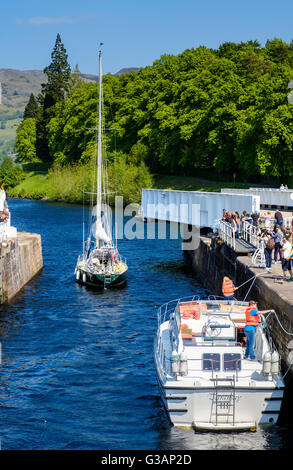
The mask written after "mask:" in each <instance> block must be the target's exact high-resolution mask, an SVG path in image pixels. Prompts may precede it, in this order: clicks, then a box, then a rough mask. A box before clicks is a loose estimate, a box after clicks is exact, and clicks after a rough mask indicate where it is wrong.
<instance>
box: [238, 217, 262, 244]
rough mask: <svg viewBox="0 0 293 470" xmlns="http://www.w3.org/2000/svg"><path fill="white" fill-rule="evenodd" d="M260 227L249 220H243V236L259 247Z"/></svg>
mask: <svg viewBox="0 0 293 470" xmlns="http://www.w3.org/2000/svg"><path fill="white" fill-rule="evenodd" d="M259 232H260V229H259V228H258V227H256V226H255V225H252V224H251V223H249V222H247V221H243V222H242V237H243V239H244V240H245V241H247V242H248V243H250V244H251V245H252V246H255V247H256V248H259V235H260V233H259Z"/></svg>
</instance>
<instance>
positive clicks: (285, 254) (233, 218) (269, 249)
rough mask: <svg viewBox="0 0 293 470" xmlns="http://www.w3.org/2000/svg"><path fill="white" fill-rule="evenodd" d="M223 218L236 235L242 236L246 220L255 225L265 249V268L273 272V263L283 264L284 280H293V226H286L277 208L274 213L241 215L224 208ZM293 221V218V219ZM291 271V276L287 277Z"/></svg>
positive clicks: (237, 236) (261, 246)
mask: <svg viewBox="0 0 293 470" xmlns="http://www.w3.org/2000/svg"><path fill="white" fill-rule="evenodd" d="M222 220H223V221H225V222H226V223H229V224H231V225H232V227H233V228H234V230H235V237H236V238H239V237H240V238H241V237H242V236H243V231H244V222H247V224H248V225H247V226H248V227H249V225H252V226H254V227H255V233H256V234H257V236H258V238H259V241H260V248H261V249H263V251H264V256H265V262H266V266H265V270H266V272H271V267H272V263H273V262H274V263H275V264H277V263H278V261H280V262H281V264H282V272H283V280H287V281H293V273H292V262H293V226H292V223H291V224H290V226H289V227H288V226H286V225H285V223H284V218H283V215H282V213H281V212H280V211H279V210H277V211H276V212H275V213H274V215H273V216H272V214H271V213H270V212H265V213H263V214H262V215H260V213H259V212H257V211H256V212H254V213H253V214H248V213H246V211H243V213H242V214H241V216H240V215H239V214H238V212H227V211H226V210H225V209H223V217H222ZM292 222H293V219H292ZM288 273H289V275H290V276H289V278H287V276H288Z"/></svg>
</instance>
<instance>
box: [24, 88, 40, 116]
mask: <svg viewBox="0 0 293 470" xmlns="http://www.w3.org/2000/svg"><path fill="white" fill-rule="evenodd" d="M38 115H39V106H38V103H37V100H36V98H35V95H34V94H33V93H31V96H30V99H29V101H28V104H27V105H26V107H25V109H24V113H23V119H29V118H33V119H37V117H38Z"/></svg>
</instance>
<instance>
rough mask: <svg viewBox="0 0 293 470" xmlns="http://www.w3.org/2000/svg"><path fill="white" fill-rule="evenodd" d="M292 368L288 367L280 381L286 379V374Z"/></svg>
mask: <svg viewBox="0 0 293 470" xmlns="http://www.w3.org/2000/svg"><path fill="white" fill-rule="evenodd" d="M291 367H292V364H290V365H289V367H288V369H287V370H286V372H285V374H284V375H283V376H282V377H281V378H282V380H284V378H285V377H286V375H287V374H288V372H289V370H290V369H291Z"/></svg>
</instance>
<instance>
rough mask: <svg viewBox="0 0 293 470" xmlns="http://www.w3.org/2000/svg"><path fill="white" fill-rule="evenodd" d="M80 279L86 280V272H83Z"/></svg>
mask: <svg viewBox="0 0 293 470" xmlns="http://www.w3.org/2000/svg"><path fill="white" fill-rule="evenodd" d="M82 281H83V282H86V273H83V275H82Z"/></svg>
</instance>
